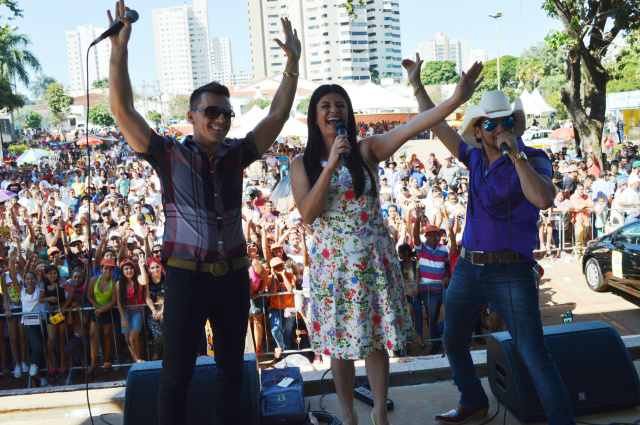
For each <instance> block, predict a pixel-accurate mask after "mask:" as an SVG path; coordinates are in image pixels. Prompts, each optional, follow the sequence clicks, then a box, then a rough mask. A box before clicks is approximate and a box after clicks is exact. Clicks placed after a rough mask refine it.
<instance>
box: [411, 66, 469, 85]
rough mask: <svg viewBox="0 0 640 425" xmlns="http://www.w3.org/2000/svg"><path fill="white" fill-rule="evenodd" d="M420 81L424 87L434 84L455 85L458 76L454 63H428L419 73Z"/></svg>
mask: <svg viewBox="0 0 640 425" xmlns="http://www.w3.org/2000/svg"><path fill="white" fill-rule="evenodd" d="M420 81H422V84H424V85H425V86H432V85H434V84H456V83H457V82H458V81H460V75H458V73H457V72H456V63H455V62H451V61H429V62H427V63H425V64H424V67H423V68H422V71H421V72H420Z"/></svg>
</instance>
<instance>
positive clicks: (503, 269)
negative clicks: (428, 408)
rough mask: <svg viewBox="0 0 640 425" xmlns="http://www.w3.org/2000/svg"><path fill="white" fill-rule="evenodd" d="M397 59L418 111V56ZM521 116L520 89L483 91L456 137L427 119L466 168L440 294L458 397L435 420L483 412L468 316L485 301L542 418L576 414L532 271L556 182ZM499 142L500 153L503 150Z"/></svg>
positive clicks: (424, 100)
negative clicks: (453, 256)
mask: <svg viewBox="0 0 640 425" xmlns="http://www.w3.org/2000/svg"><path fill="white" fill-rule="evenodd" d="M402 64H403V66H404V67H405V68H406V69H407V72H408V75H409V81H410V82H411V84H412V85H413V87H414V90H415V93H416V98H417V100H418V104H419V106H420V111H423V110H426V109H429V108H432V107H434V106H435V105H434V104H433V102H432V101H431V99H429V96H428V95H427V93H426V91H425V90H424V89H423V88H422V87H421V86H422V84H421V83H420V65H421V61H420V59H419V58H418V59H417V63H416V62H414V61H411V60H405V61H403V62H402ZM525 124H526V121H525V113H524V110H523V109H522V102H521V101H520V100H519V99H518V100H516V102H515V107H514V108H513V109H512V108H511V105H510V103H509V100H508V99H507V97H506V95H505V94H504V93H503V92H502V91H491V92H486V93H485V94H484V95H483V96H482V100H481V101H480V104H479V105H475V106H471V107H470V108H469V109H467V112H466V114H465V117H464V120H463V124H462V138H463V140H460V136H459V135H458V134H457V133H456V132H455V131H454V130H453V129H452V128H451V127H450V126H449V125H448V124H447V123H446V122H444V121H443V122H442V123H440V124H438V125H437V126H436V127H434V128H433V129H432V130H433V132H434V133H435V134H436V135H437V136H438V138H439V139H440V140H441V141H442V143H444V145H445V146H446V148H447V149H448V150H449V151H450V152H451V153H452V154H453V155H454V156H456V157H457V158H459V160H460V161H461V162H462V163H463V164H465V165H466V166H467V168H468V169H469V189H468V190H469V204H468V207H467V224H466V226H465V229H464V234H463V237H462V248H461V253H460V259H459V260H458V262H457V263H456V267H455V269H454V272H453V276H452V278H451V283H450V285H449V290H448V294H447V299H446V303H445V314H446V320H445V331H444V346H445V349H446V353H447V357H448V359H449V363H450V365H451V370H452V373H453V380H454V383H455V384H456V386H457V387H458V390H459V391H460V393H461V398H460V402H459V405H458V407H457V408H455V409H453V410H451V411H450V412H448V413H444V414H441V415H437V416H435V417H434V419H435V420H437V421H439V422H442V423H446V424H462V423H465V422H467V421H468V420H469V419H471V418H482V417H484V416H486V415H487V412H488V409H489V400H488V399H487V396H486V394H485V392H484V390H483V388H482V384H481V383H480V379H479V378H478V376H477V375H476V372H475V367H474V365H473V361H472V359H471V355H470V352H469V344H470V342H471V334H472V332H473V330H474V324H475V322H476V319H477V317H478V315H479V313H480V311H481V309H482V307H483V305H484V304H485V303H489V304H490V305H491V307H492V309H494V310H495V311H496V312H497V313H498V314H499V315H500V317H501V318H502V319H503V320H504V322H505V325H506V327H507V329H508V330H509V332H510V333H511V335H514V336H515V337H517V341H518V344H517V347H518V353H519V355H520V357H521V359H522V360H523V363H524V364H525V366H526V367H527V369H528V370H529V373H530V374H531V376H532V378H533V381H534V385H535V387H536V390H537V392H538V396H539V397H540V400H541V402H542V406H543V408H544V411H545V413H546V415H547V418H548V421H549V423H550V424H563V425H564V424H575V421H574V419H573V413H572V406H571V401H570V399H569V396H568V394H567V391H566V389H565V387H564V383H563V381H562V378H561V377H560V374H559V373H558V369H557V368H556V365H555V363H554V361H553V358H552V357H551V354H550V353H549V350H548V348H547V346H546V345H545V343H544V339H543V333H542V322H541V320H540V309H539V305H538V292H537V290H536V283H535V277H534V266H535V261H534V259H533V249H534V248H535V245H536V235H537V227H536V222H537V219H538V214H539V211H540V209H547V208H549V207H550V206H551V205H553V199H554V196H555V193H556V189H555V187H554V185H553V183H552V181H551V175H552V174H551V170H552V168H551V162H550V161H549V158H548V157H547V155H546V154H545V153H544V152H543V151H542V150H539V149H533V148H528V147H525V146H524V144H523V142H522V139H521V138H520V136H521V135H522V134H523V133H524V130H525ZM503 145H505V147H506V148H507V151H508V157H505V156H503V151H502V147H503ZM512 303H513V305H511V304H512Z"/></svg>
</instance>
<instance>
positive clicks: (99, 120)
mask: <svg viewBox="0 0 640 425" xmlns="http://www.w3.org/2000/svg"><path fill="white" fill-rule="evenodd" d="M89 122H90V123H91V124H95V125H99V126H102V127H111V126H112V125H114V124H115V123H116V119H115V118H114V117H113V115H111V109H110V108H109V105H107V104H106V103H98V104H97V105H94V106H92V107H91V108H89Z"/></svg>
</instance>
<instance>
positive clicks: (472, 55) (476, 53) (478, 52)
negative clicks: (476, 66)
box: [469, 49, 493, 66]
mask: <svg viewBox="0 0 640 425" xmlns="http://www.w3.org/2000/svg"><path fill="white" fill-rule="evenodd" d="M492 58H493V56H492V55H491V53H489V52H487V51H486V50H484V49H470V50H469V66H471V64H472V63H473V62H487V61H490V60H491V59H492Z"/></svg>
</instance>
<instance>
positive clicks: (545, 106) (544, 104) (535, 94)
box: [531, 89, 558, 115]
mask: <svg viewBox="0 0 640 425" xmlns="http://www.w3.org/2000/svg"><path fill="white" fill-rule="evenodd" d="M531 97H532V98H533V100H535V101H536V102H538V104H540V106H542V108H543V110H544V112H543V113H542V114H541V115H547V114H550V113H552V112H558V110H557V109H556V108H554V107H552V106H550V105H549V104H548V103H547V102H546V101H545V100H544V99H543V97H542V95H541V94H540V92H539V91H538V89H535V90H533V93H531Z"/></svg>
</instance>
